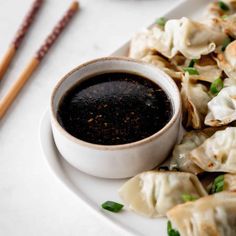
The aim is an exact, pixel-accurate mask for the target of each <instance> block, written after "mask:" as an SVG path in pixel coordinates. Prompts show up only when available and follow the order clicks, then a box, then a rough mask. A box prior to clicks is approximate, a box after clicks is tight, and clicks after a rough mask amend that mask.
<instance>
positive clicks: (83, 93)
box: [57, 72, 173, 145]
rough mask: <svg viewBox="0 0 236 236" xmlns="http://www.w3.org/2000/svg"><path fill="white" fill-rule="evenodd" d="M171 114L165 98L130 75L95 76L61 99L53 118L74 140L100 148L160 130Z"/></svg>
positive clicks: (148, 82)
mask: <svg viewBox="0 0 236 236" xmlns="http://www.w3.org/2000/svg"><path fill="white" fill-rule="evenodd" d="M172 113H173V109H172V105H171V102H170V100H169V98H168V96H167V94H166V93H165V92H164V91H163V90H162V89H161V88H160V87H159V86H158V85H157V84H155V83H154V82H152V81H151V80H149V79H147V78H144V77H142V76H140V75H136V74H131V73H122V72H117V73H106V74H100V75H95V76H93V77H92V78H89V79H86V80H85V81H84V82H81V83H78V84H76V85H75V86H74V87H72V88H71V89H70V90H69V91H68V92H67V93H66V94H65V95H64V97H63V98H62V99H61V101H60V104H59V108H58V113H57V116H58V117H57V118H58V121H59V123H60V124H61V125H62V126H63V127H64V129H65V130H67V132H69V133H70V134H71V135H73V136H74V137H76V138H78V139H81V140H83V141H86V142H89V143H93V144H100V145H118V144H127V143H132V142H135V141H138V140H141V139H144V138H147V137H149V136H151V135H152V134H154V133H156V132H157V131H159V130H160V129H162V128H163V127H164V126H165V125H166V124H167V123H168V121H169V120H170V119H171V117H172Z"/></svg>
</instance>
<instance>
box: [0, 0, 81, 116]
mask: <svg viewBox="0 0 236 236" xmlns="http://www.w3.org/2000/svg"><path fill="white" fill-rule="evenodd" d="M78 9H79V3H78V2H77V1H74V2H73V3H72V4H71V6H70V8H69V9H68V10H67V11H66V13H65V15H64V16H63V17H62V19H61V20H60V21H59V22H58V23H57V25H56V26H55V28H54V29H53V31H52V32H51V34H50V35H49V36H48V37H47V38H46V40H45V42H44V44H43V45H42V46H41V47H40V48H39V50H38V51H37V52H36V54H35V56H34V57H33V58H32V59H31V61H30V62H29V64H28V65H27V66H26V67H25V69H24V70H23V72H22V73H21V75H20V76H19V78H18V80H17V81H16V82H15V83H14V84H13V86H12V87H11V88H10V89H9V91H8V93H7V94H6V95H5V96H4V97H3V99H2V100H1V101H0V119H1V118H2V117H3V116H4V114H5V113H6V111H7V110H8V108H9V107H10V105H11V104H12V102H13V101H14V99H15V98H16V96H17V95H18V93H19V92H20V90H21V89H22V88H23V86H24V84H25V83H26V81H27V80H28V79H29V78H30V76H31V75H32V74H33V72H34V71H35V70H36V69H37V67H38V66H39V64H40V63H41V61H42V60H43V58H44V57H45V55H46V54H47V52H48V51H49V49H50V48H51V46H52V45H53V44H54V42H55V41H56V40H57V39H58V36H59V35H60V34H61V32H62V31H63V29H64V28H65V27H66V26H67V25H68V23H69V22H70V20H71V19H72V17H73V16H74V15H75V13H76V12H77V10H78Z"/></svg>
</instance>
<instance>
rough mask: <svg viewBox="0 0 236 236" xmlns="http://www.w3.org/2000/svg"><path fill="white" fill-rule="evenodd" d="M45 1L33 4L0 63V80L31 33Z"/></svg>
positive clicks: (40, 0)
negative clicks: (29, 32)
mask: <svg viewBox="0 0 236 236" xmlns="http://www.w3.org/2000/svg"><path fill="white" fill-rule="evenodd" d="M43 2H44V0H35V1H34V3H33V4H32V6H31V8H30V10H29V12H28V13H27V15H26V16H25V18H24V20H23V22H22V24H21V25H20V28H19V29H18V31H17V33H16V35H15V37H14V40H13V41H12V43H11V44H10V47H9V48H8V50H7V51H6V53H5V55H4V56H3V59H2V61H1V62H0V80H1V79H2V78H3V76H4V74H5V73H6V71H7V69H8V67H9V65H10V63H11V61H12V60H13V58H14V56H15V54H16V51H17V49H18V48H19V47H20V45H21V43H22V41H23V39H24V37H25V35H26V34H27V32H28V31H29V28H30V26H31V25H32V23H33V21H34V19H35V16H36V15H37V13H38V11H39V9H40V7H41V6H42V4H43Z"/></svg>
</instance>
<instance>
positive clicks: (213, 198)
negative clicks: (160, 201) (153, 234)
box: [167, 192, 236, 236]
mask: <svg viewBox="0 0 236 236" xmlns="http://www.w3.org/2000/svg"><path fill="white" fill-rule="evenodd" d="M167 217H168V219H169V220H170V221H171V223H172V226H173V228H175V229H176V230H177V231H178V232H179V234H180V235H181V236H190V235H191V236H235V235H236V227H235V225H236V193H235V192H220V193H217V194H214V195H210V196H206V197H204V198H201V199H199V200H196V201H194V202H187V203H185V204H181V205H178V206H176V207H174V208H173V209H171V210H170V211H168V212H167Z"/></svg>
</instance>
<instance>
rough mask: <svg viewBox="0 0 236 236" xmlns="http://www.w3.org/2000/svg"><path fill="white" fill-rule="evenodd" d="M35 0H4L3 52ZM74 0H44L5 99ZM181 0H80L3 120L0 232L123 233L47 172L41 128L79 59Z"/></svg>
mask: <svg viewBox="0 0 236 236" xmlns="http://www.w3.org/2000/svg"><path fill="white" fill-rule="evenodd" d="M31 2H32V1H31V0H7V1H4V0H0V3H1V4H0V5H1V7H0V41H1V43H0V57H1V56H2V55H3V54H4V52H5V50H6V48H7V46H8V44H9V42H10V41H11V39H12V37H13V35H14V33H15V31H16V29H17V27H18V25H19V23H20V21H21V19H22V17H23V16H24V14H25V12H26V11H27V9H28V7H29V5H30V3H31ZM69 3H70V1H69V0H45V5H44V7H43V8H42V9H41V12H40V14H39V17H38V19H37V21H36V22H35V24H34V26H33V28H32V29H31V30H30V33H29V34H28V35H27V38H26V40H25V41H24V44H23V47H22V48H21V50H20V51H19V53H18V54H17V57H16V58H15V60H14V62H13V63H12V65H11V68H10V69H9V71H8V73H7V75H6V76H5V78H4V80H3V81H2V82H1V83H0V98H1V97H2V96H3V94H4V93H5V92H6V90H7V89H8V88H9V86H10V85H11V84H12V83H13V82H14V80H15V79H16V78H17V76H18V74H19V73H20V71H21V70H22V69H23V67H24V66H25V65H26V63H27V61H28V60H29V59H30V58H31V56H32V55H33V53H34V52H35V50H36V49H37V48H38V46H39V45H40V44H41V42H42V40H43V39H44V38H45V36H46V35H47V34H48V32H49V31H50V30H51V28H52V26H53V25H54V24H55V22H56V21H57V20H58V18H60V17H61V14H62V13H63V12H64V11H65V9H66V8H67V6H68V5H69ZM176 3H177V0H176V1H174V0H159V1H158V0H146V1H145V0H81V11H80V13H79V14H78V15H77V16H76V18H75V19H74V21H73V23H72V24H71V25H70V27H69V28H68V29H67V30H66V32H65V33H64V34H63V35H62V37H61V38H60V40H59V41H58V42H57V44H56V45H55V46H54V48H53V49H52V50H51V51H50V53H49V55H48V56H47V58H46V59H45V61H44V62H43V63H42V65H41V67H40V68H39V69H38V70H37V72H36V73H35V74H34V76H33V77H32V78H31V80H30V81H29V82H28V83H27V85H26V86H25V87H24V89H23V91H22V92H21V94H20V95H19V96H18V98H17V100H16V101H15V102H14V104H13V106H12V107H11V108H10V110H9V111H8V113H7V115H6V116H5V117H4V119H3V120H1V121H0V235H1V236H34V235H37V236H47V235H48V236H54V235H55V236H64V235H65V236H69V235H71V236H74V235H76V236H90V235H96V236H99V235H101V236H106V235H107V236H110V235H113V236H121V235H122V236H125V235H124V234H121V233H120V232H114V229H113V228H111V227H110V225H106V224H105V223H104V222H103V221H102V220H100V219H99V218H97V217H96V216H94V215H93V214H92V213H91V212H90V211H89V210H88V209H87V208H86V207H85V206H83V205H81V203H80V201H78V199H77V198H76V196H74V195H73V194H72V193H71V192H70V191H68V190H67V189H66V188H65V187H64V186H63V185H62V184H61V183H60V182H59V181H57V179H56V178H55V177H54V176H53V175H52V174H51V172H50V171H49V169H48V167H47V165H46V163H45V160H44V156H43V155H42V153H41V150H40V145H39V138H38V131H39V123H40V119H41V117H42V114H43V112H44V111H45V109H46V108H47V107H48V104H49V97H50V93H51V90H52V88H53V86H54V85H55V83H56V82H57V81H58V79H60V78H61V77H62V76H63V75H64V74H65V73H66V72H68V71H69V70H71V69H72V68H73V67H75V66H77V65H79V64H80V63H82V62H84V61H87V60H90V59H93V58H96V57H101V56H106V55H109V54H110V53H111V52H112V51H114V50H115V49H116V48H117V47H119V46H120V45H121V44H122V43H124V42H125V41H126V40H128V39H129V38H130V37H131V35H132V34H133V33H134V32H135V31H137V30H139V29H140V28H143V27H145V26H147V25H149V24H150V23H151V22H152V21H153V20H154V19H155V18H157V17H158V16H161V15H162V14H163V13H164V12H165V11H166V10H167V9H169V8H171V7H173V5H174V4H176Z"/></svg>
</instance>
